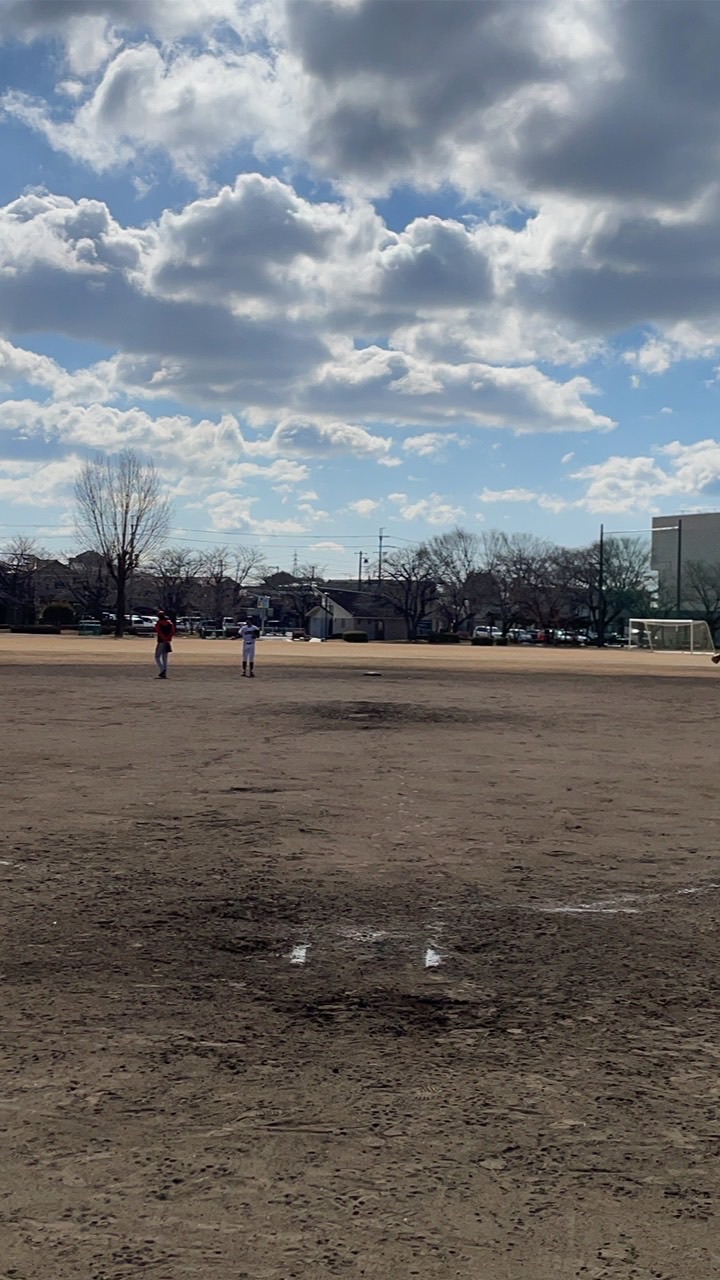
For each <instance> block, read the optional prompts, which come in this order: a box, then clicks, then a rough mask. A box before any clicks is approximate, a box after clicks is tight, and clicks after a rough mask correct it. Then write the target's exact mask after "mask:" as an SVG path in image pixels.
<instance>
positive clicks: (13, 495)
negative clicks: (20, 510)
mask: <svg viewBox="0 0 720 1280" xmlns="http://www.w3.org/2000/svg"><path fill="white" fill-rule="evenodd" d="M79 466H80V459H79V457H78V456H77V455H70V456H68V457H65V458H61V459H58V460H53V461H51V462H26V461H19V460H17V459H7V458H4V459H0V499H2V500H3V501H5V502H11V503H13V504H18V505H22V506H36V507H51V506H56V505H57V504H59V503H62V502H65V501H66V500H67V499H69V498H70V497H71V496H72V489H73V482H74V480H75V476H76V475H77V472H78V469H79Z"/></svg>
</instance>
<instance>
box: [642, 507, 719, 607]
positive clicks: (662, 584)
mask: <svg viewBox="0 0 720 1280" xmlns="http://www.w3.org/2000/svg"><path fill="white" fill-rule="evenodd" d="M650 563H651V568H652V569H653V570H654V572H655V573H657V578H658V607H659V611H660V612H661V613H662V612H664V613H668V614H669V615H670V617H680V616H682V615H683V614H684V613H685V614H693V613H697V610H698V601H697V596H696V594H695V593H694V592H693V591H692V588H691V584H690V582H689V581H688V566H694V565H697V564H702V565H705V566H707V567H708V568H713V569H718V568H720V511H706V512H702V513H700V514H696V515H677V516H655V517H654V518H653V522H652V552H651V561H650ZM690 576H692V570H691V575H690Z"/></svg>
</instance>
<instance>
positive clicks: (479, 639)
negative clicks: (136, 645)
mask: <svg viewBox="0 0 720 1280" xmlns="http://www.w3.org/2000/svg"><path fill="white" fill-rule="evenodd" d="M492 642H493V638H492V636H473V638H472V640H471V641H470V643H471V644H473V645H481V646H482V647H483V648H487V646H488V645H491V644H492Z"/></svg>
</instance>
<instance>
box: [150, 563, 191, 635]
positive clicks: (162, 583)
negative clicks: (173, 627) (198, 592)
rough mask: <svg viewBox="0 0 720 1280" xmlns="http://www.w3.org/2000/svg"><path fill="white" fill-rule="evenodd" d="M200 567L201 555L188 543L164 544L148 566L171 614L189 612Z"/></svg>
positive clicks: (164, 605) (177, 615) (164, 606)
mask: <svg viewBox="0 0 720 1280" xmlns="http://www.w3.org/2000/svg"><path fill="white" fill-rule="evenodd" d="M200 567H201V557H200V556H199V555H198V554H197V552H196V551H190V550H189V549H188V548H185V547H166V548H164V550H162V551H161V552H160V553H159V555H157V556H156V557H155V559H154V561H153V562H152V564H151V565H150V566H149V568H150V573H151V574H152V575H153V577H154V578H155V580H156V585H157V596H158V601H159V603H160V607H161V608H162V609H164V610H165V612H166V613H168V614H170V616H171V617H172V618H177V617H179V616H180V615H182V614H185V613H187V612H188V609H189V607H190V606H189V601H190V596H191V593H192V591H193V588H194V587H196V586H197V581H198V575H199V573H200Z"/></svg>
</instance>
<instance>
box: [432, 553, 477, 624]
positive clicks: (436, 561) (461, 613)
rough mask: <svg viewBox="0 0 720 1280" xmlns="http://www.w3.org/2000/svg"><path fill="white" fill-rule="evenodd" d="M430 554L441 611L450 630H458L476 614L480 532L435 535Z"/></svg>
mask: <svg viewBox="0 0 720 1280" xmlns="http://www.w3.org/2000/svg"><path fill="white" fill-rule="evenodd" d="M427 554H428V557H429V560H430V563H431V565H432V573H433V576H434V578H435V581H436V583H437V587H438V604H439V608H440V614H441V616H442V618H443V621H444V623H445V625H446V627H447V628H448V630H450V631H457V630H459V628H460V627H461V626H462V624H463V622H467V621H468V620H469V619H470V618H471V617H472V616H473V613H474V608H475V605H474V599H473V597H474V593H475V588H476V586H477V575H478V572H479V571H480V569H481V566H482V543H481V541H480V538H479V537H478V535H477V534H476V533H469V532H468V530H467V529H460V528H455V529H451V530H450V531H449V532H448V533H441V534H438V536H437V537H435V538H431V539H430V541H429V542H428V543H427Z"/></svg>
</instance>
